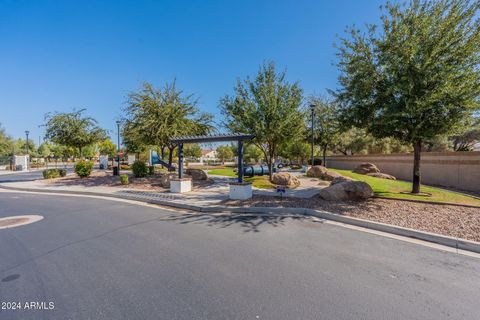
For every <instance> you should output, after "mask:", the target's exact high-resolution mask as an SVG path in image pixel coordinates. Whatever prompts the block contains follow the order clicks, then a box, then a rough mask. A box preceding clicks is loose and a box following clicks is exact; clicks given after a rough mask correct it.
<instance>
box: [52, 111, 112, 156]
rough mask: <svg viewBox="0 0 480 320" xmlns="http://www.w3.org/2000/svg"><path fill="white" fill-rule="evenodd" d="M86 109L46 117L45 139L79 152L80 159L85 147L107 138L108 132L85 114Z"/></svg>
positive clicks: (56, 113)
mask: <svg viewBox="0 0 480 320" xmlns="http://www.w3.org/2000/svg"><path fill="white" fill-rule="evenodd" d="M84 112H85V109H80V110H78V111H77V110H73V111H72V112H55V113H47V114H46V115H45V127H46V130H45V138H46V139H48V140H50V141H51V142H53V143H56V144H60V145H63V146H66V147H72V148H75V149H76V150H78V154H79V155H80V157H82V156H83V154H82V151H83V149H84V148H85V147H87V146H90V145H92V144H94V143H96V142H99V141H102V140H104V139H105V138H106V136H107V135H106V132H105V130H104V129H102V128H100V127H99V126H98V124H97V121H96V120H95V119H94V118H92V117H87V116H85V115H84V114H83V113H84Z"/></svg>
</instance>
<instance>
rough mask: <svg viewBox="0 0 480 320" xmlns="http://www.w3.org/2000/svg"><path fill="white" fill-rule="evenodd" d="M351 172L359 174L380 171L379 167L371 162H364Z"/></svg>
mask: <svg viewBox="0 0 480 320" xmlns="http://www.w3.org/2000/svg"><path fill="white" fill-rule="evenodd" d="M353 172H355V173H359V174H367V173H378V172H380V169H378V167H377V166H376V165H374V164H373V163H369V162H365V163H362V164H360V165H359V166H358V167H356V168H355V170H353Z"/></svg>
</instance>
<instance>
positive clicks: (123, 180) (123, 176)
mask: <svg viewBox="0 0 480 320" xmlns="http://www.w3.org/2000/svg"><path fill="white" fill-rule="evenodd" d="M120 183H121V184H123V185H127V184H128V174H121V175H120Z"/></svg>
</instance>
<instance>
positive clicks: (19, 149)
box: [14, 138, 38, 158]
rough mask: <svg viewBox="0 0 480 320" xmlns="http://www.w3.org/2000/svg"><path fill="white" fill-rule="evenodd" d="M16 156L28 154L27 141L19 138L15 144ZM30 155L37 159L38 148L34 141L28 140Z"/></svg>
mask: <svg viewBox="0 0 480 320" xmlns="http://www.w3.org/2000/svg"><path fill="white" fill-rule="evenodd" d="M14 148H15V154H17V155H19V154H27V140H25V139H22V138H19V139H17V140H16V141H15V142H14ZM28 154H29V155H30V158H36V157H37V156H38V153H37V146H36V145H35V142H33V139H30V138H29V139H28Z"/></svg>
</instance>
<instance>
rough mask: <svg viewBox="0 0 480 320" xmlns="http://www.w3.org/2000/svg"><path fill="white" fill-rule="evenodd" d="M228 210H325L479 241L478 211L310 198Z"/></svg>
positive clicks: (264, 199) (255, 202)
mask: <svg viewBox="0 0 480 320" xmlns="http://www.w3.org/2000/svg"><path fill="white" fill-rule="evenodd" d="M222 204H224V205H230V206H253V207H303V208H311V209H318V210H325V211H329V212H333V213H338V214H343V215H347V216H351V217H357V218H361V219H367V220H372V221H377V222H382V223H388V224H393V225H396V226H400V227H405V228H412V229H417V230H422V231H427V232H434V233H439V234H443V235H447V236H452V237H459V238H464V239H468V240H473V241H480V208H472V207H463V206H452V205H438V204H429V203H416V202H409V201H401V200H387V199H371V200H369V201H364V202H333V201H324V200H321V199H320V198H317V197H314V198H310V199H293V198H283V199H280V198H278V197H269V196H254V197H253V198H252V199H250V200H245V201H236V200H226V201H223V203H222Z"/></svg>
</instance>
